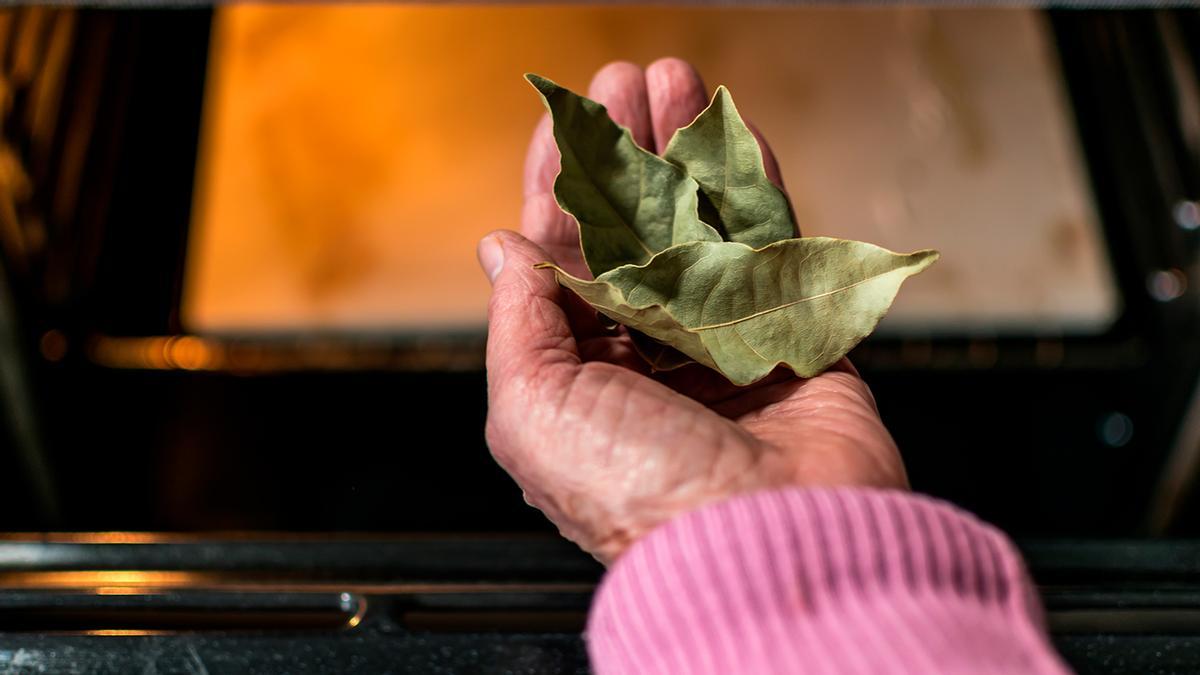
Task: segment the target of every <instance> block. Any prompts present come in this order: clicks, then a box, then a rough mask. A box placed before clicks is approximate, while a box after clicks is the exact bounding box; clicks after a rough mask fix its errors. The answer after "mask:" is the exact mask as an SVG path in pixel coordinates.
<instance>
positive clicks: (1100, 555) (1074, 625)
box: [0, 535, 1200, 675]
mask: <svg viewBox="0 0 1200 675" xmlns="http://www.w3.org/2000/svg"><path fill="white" fill-rule="evenodd" d="M135 537H136V536H135ZM88 538H90V539H92V540H95V541H102V540H105V539H106V538H107V539H114V538H120V535H88V537H78V536H77V537H56V538H52V539H50V540H48V541H47V542H45V543H33V542H21V541H5V542H0V561H3V565H2V568H0V589H3V590H0V672H4V673H21V674H23V673H128V672H156V673H190V674H194V673H248V674H259V673H342V672H345V673H350V672H353V673H537V674H541V673H547V674H550V673H553V674H558V673H585V672H588V669H587V662H586V654H585V649H584V645H583V641H582V639H581V637H580V633H579V630H580V628H581V626H582V621H583V616H584V612H585V611H586V608H587V605H588V603H589V601H590V593H589V592H588V590H587V586H588V584H587V583H583V584H580V583H574V584H568V585H566V586H562V587H561V588H558V589H557V590H556V589H555V587H554V585H553V583H551V584H549V585H547V584H545V583H543V584H542V585H541V586H537V585H536V582H546V581H552V582H558V581H561V580H562V579H563V578H570V579H572V580H579V581H585V582H586V581H594V580H595V579H596V578H597V576H598V572H599V568H598V567H596V566H595V564H594V563H592V562H591V561H590V559H589V558H587V557H586V556H585V555H583V554H582V553H580V552H579V551H578V550H575V549H573V548H572V547H570V546H569V545H565V544H564V545H562V546H557V545H555V544H554V542H552V541H551V540H546V541H533V540H530V539H528V538H517V539H505V538H489V539H462V540H460V541H448V540H447V541H436V542H430V541H428V540H421V539H411V540H404V539H400V538H389V539H386V540H380V539H348V538H345V537H332V538H309V539H307V540H303V541H281V540H279V539H277V538H268V539H265V540H264V539H261V538H258V539H254V538H241V537H233V536H225V537H221V538H214V539H207V538H203V539H197V540H192V541H186V540H180V539H176V540H175V541H170V542H168V543H140V544H128V543H83V541H82V540H83V539H88ZM66 539H70V541H66ZM143 539H146V538H145V537H143ZM147 541H148V539H147ZM372 551H373V552H376V553H375V554H372V553H371V552H372ZM1024 551H1025V554H1026V557H1027V559H1028V560H1029V561H1030V562H1031V566H1032V570H1033V574H1034V576H1035V577H1036V578H1037V579H1038V580H1039V581H1040V582H1041V583H1042V592H1043V600H1044V602H1045V604H1046V606H1047V609H1048V612H1049V622H1050V626H1051V628H1052V630H1053V631H1055V636H1054V642H1055V645H1056V646H1057V647H1058V649H1059V650H1060V651H1061V653H1062V654H1063V656H1064V658H1066V660H1067V661H1068V662H1069V663H1070V664H1071V665H1072V667H1073V668H1075V669H1076V670H1077V672H1079V673H1108V674H1113V675H1124V674H1130V675H1133V674H1138V675H1142V674H1145V673H1161V674H1164V675H1166V674H1176V673H1178V674H1183V673H1192V672H1196V671H1197V669H1200V543H1198V542H1165V541H1164V542H1155V543H1153V544H1146V543H1144V542H1141V543H1139V542H1134V541H1126V542H1103V541H1077V542H1073V543H1071V544H1069V545H1067V544H1061V543H1056V542H1033V543H1029V544H1027V545H1025V547H1024ZM199 552H204V553H203V554H199ZM514 559H523V560H526V561H527V562H526V563H525V564H524V565H523V566H522V567H521V570H522V571H521V572H520V573H519V574H514V573H513V569H512V561H513V560H514ZM436 560H444V561H446V562H447V564H448V566H449V569H450V570H451V571H450V573H449V575H448V578H449V579H452V580H447V579H443V580H440V581H439V580H437V579H436V577H437V576H438V571H437V570H436V569H433V568H432V567H431V565H432V564H433V563H434V562H435V561H436ZM190 561H195V562H196V564H195V565H193V566H191V567H192V568H193V569H192V570H191V571H192V572H194V573H195V576H194V577H192V578H190V579H185V580H184V582H183V586H182V587H180V588H173V589H155V588H148V587H140V586H138V585H137V584H141V583H146V580H147V579H149V580H151V581H152V580H153V579H154V578H155V577H146V578H145V579H142V578H139V577H135V576H131V575H129V574H126V575H125V576H123V577H116V578H117V579H118V580H121V579H123V580H124V581H121V583H123V584H125V585H124V586H118V587H115V588H107V589H103V588H101V589H85V588H80V589H73V590H64V589H53V588H51V589H46V588H40V587H38V586H39V584H41V585H45V584H47V583H49V582H54V583H58V582H55V581H54V580H56V579H58V580H59V582H61V577H56V576H54V575H56V574H57V575H61V574H62V573H63V572H65V571H71V570H74V571H77V572H81V573H88V572H96V573H98V574H100V576H99V577H97V579H98V580H99V581H101V582H103V581H104V580H105V579H108V578H109V577H105V576H103V571H104V570H110V571H114V570H124V571H125V572H126V573H128V572H130V571H135V570H141V571H154V570H158V571H163V570H176V571H178V570H187V569H188V568H189V564H188V563H189V562H190ZM388 570H391V571H390V572H389V571H388ZM204 573H207V574H204ZM39 574H40V575H43V576H40V577H39V576H37V575H39ZM47 574H48V575H50V576H45V575H47ZM20 575H26V576H24V577H21V576H20ZM472 576H475V577H478V578H479V579H490V580H492V581H474V582H472V581H469V578H470V577H472ZM79 579H83V577H80V578H79ZM495 580H502V581H500V582H496V581H495ZM74 583H81V582H80V581H78V580H77V581H75V582H74ZM172 583H174V582H172ZM239 584H240V585H242V586H246V588H242V589H241V590H230V588H231V587H234V586H238V585H239ZM280 585H285V586H287V588H279V587H277V586H280ZM339 588H341V589H344V590H340V591H339V590H338V589H339ZM306 589H307V590H306ZM21 620H29V621H33V622H35V623H34V625H32V626H30V625H25V626H22V625H19V622H20V621H21ZM297 620H299V621H301V622H303V623H302V624H300V625H296V624H293V625H288V622H289V621H297ZM1138 622H1141V624H1140V627H1139V623H1138ZM318 624H322V625H318ZM50 626H56V627H57V628H58V629H59V632H57V633H51V632H47V631H46V630H44V629H45V628H47V627H50ZM38 628H41V629H43V630H42V631H41V632H36V633H31V632H29V631H30V630H31V629H38ZM84 631H88V632H90V633H92V634H84ZM146 632H157V633H159V634H150V635H147V634H143V633H146ZM130 633H133V634H130Z"/></svg>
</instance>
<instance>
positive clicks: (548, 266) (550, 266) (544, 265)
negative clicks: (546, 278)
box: [533, 261, 558, 270]
mask: <svg viewBox="0 0 1200 675" xmlns="http://www.w3.org/2000/svg"><path fill="white" fill-rule="evenodd" d="M533 269H535V270H555V269H558V266H557V265H555V264H554V263H552V262H545V261H543V262H540V263H535V264H534V266H533Z"/></svg>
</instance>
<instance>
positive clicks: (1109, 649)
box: [0, 632, 1200, 675]
mask: <svg viewBox="0 0 1200 675" xmlns="http://www.w3.org/2000/svg"><path fill="white" fill-rule="evenodd" d="M1056 645H1057V646H1058V648H1059V650H1060V651H1061V652H1062V653H1063V655H1064V657H1065V658H1066V660H1067V662H1068V663H1069V664H1070V665H1071V666H1072V668H1073V669H1075V671H1076V672H1077V673H1080V675H1088V674H1091V673H1105V674H1109V675H1126V674H1128V675H1175V674H1179V675H1183V674H1185V673H1196V672H1200V637H1197V636H1153V635H1144V636H1130V635H1124V636H1122V635H1099V636H1070V637H1066V638H1061V637H1060V638H1059V639H1057V640H1056ZM588 672H589V669H588V667H587V658H586V654H585V651H584V647H583V641H582V640H581V639H580V638H579V636H577V635H512V634H507V635H481V634H462V635H433V634H399V635H385V634H380V633H371V632H365V633H361V634H356V635H343V636H337V637H322V638H312V637H305V636H299V635H280V636H270V637H245V636H241V637H235V636H225V637H203V636H157V637H99V636H27V635H13V634H9V635H0V675H27V674H33V673H38V674H42V673H54V674H61V675H84V674H87V675H127V674H129V673H144V674H156V675H177V674H178V675H208V674H213V675H215V674H217V673H237V674H246V675H266V674H268V673H270V674H276V673H295V674H297V675H301V674H307V673H321V674H329V673H420V674H422V675H442V674H447V675H450V674H453V675H471V674H474V673H506V674H511V675H525V674H530V675H541V674H543V673H546V674H555V675H558V674H561V675H570V674H572V673H579V674H583V673H588Z"/></svg>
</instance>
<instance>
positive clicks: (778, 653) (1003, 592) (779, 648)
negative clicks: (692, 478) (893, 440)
mask: <svg viewBox="0 0 1200 675" xmlns="http://www.w3.org/2000/svg"><path fill="white" fill-rule="evenodd" d="M587 641H588V651H589V654H590V656H591V659H592V665H593V668H594V669H595V671H596V672H597V673H598V674H599V675H617V674H621V675H625V674H632V673H655V674H656V675H660V674H665V673H698V674H699V673H713V674H717V673H720V674H721V675H729V674H733V673H738V674H742V673H871V674H872V675H876V674H886V673H1065V672H1067V670H1066V668H1065V667H1064V666H1063V665H1062V662H1061V661H1060V659H1059V658H1058V656H1057V655H1056V654H1055V652H1054V651H1053V649H1052V647H1050V645H1049V642H1048V640H1047V638H1046V635H1045V631H1044V628H1043V624H1042V615H1041V609H1040V606H1039V604H1038V602H1037V598H1036V595H1035V593H1034V591H1033V587H1032V585H1031V583H1030V581H1029V578H1028V576H1027V574H1026V573H1025V570H1024V566H1023V564H1022V562H1021V559H1020V557H1019V555H1018V554H1017V552H1016V550H1015V549H1014V547H1013V546H1012V544H1011V542H1009V540H1008V539H1007V538H1006V537H1005V536H1004V535H1003V534H1002V533H1000V532H999V531H997V530H996V529H994V528H992V527H990V526H988V525H986V524H984V523H982V522H980V521H979V520H977V519H976V518H975V517H973V516H971V515H970V514H967V513H965V512H963V511H961V510H959V509H957V508H955V507H953V506H950V505H948V504H945V503H943V502H939V501H936V500H933V499H929V498H926V497H921V496H916V495H911V494H908V493H901V492H892V491H874V490H859V489H799V488H794V489H788V490H779V491H771V492H760V493H754V494H750V495H744V496H740V497H736V498H733V499H730V500H727V501H724V502H720V503H717V504H714V505H710V506H707V507H704V508H702V509H699V510H697V511H694V512H691V513H688V514H686V515H683V516H681V517H679V518H676V519H675V520H672V521H671V522H669V523H667V524H666V525H664V526H662V527H660V528H658V529H657V530H655V531H654V532H652V533H650V534H649V535H647V536H646V537H645V538H644V539H642V540H640V541H638V542H637V543H636V544H634V545H633V546H632V547H631V548H630V549H629V550H628V551H626V553H625V554H624V555H623V556H622V557H621V558H620V559H619V560H618V561H617V562H616V564H615V565H614V566H613V567H612V569H611V570H610V571H609V573H608V575H607V576H606V577H605V579H604V581H603V583H602V584H601V586H600V589H599V591H598V592H597V594H596V598H595V601H594V604H593V607H592V611H591V615H590V617H589V622H588V631H587Z"/></svg>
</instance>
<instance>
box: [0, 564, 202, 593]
mask: <svg viewBox="0 0 1200 675" xmlns="http://www.w3.org/2000/svg"><path fill="white" fill-rule="evenodd" d="M211 576H212V575H208V574H203V573H198V572H162V571H141V570H71V571H61V572H4V573H0V588H4V587H9V588H11V587H23V588H64V589H65V588H71V589H97V588H106V589H109V591H108V593H109V594H110V595H111V594H114V591H113V590H112V589H115V588H135V589H154V588H181V587H185V586H197V585H203V584H204V583H205V582H206V581H209V580H211Z"/></svg>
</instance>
